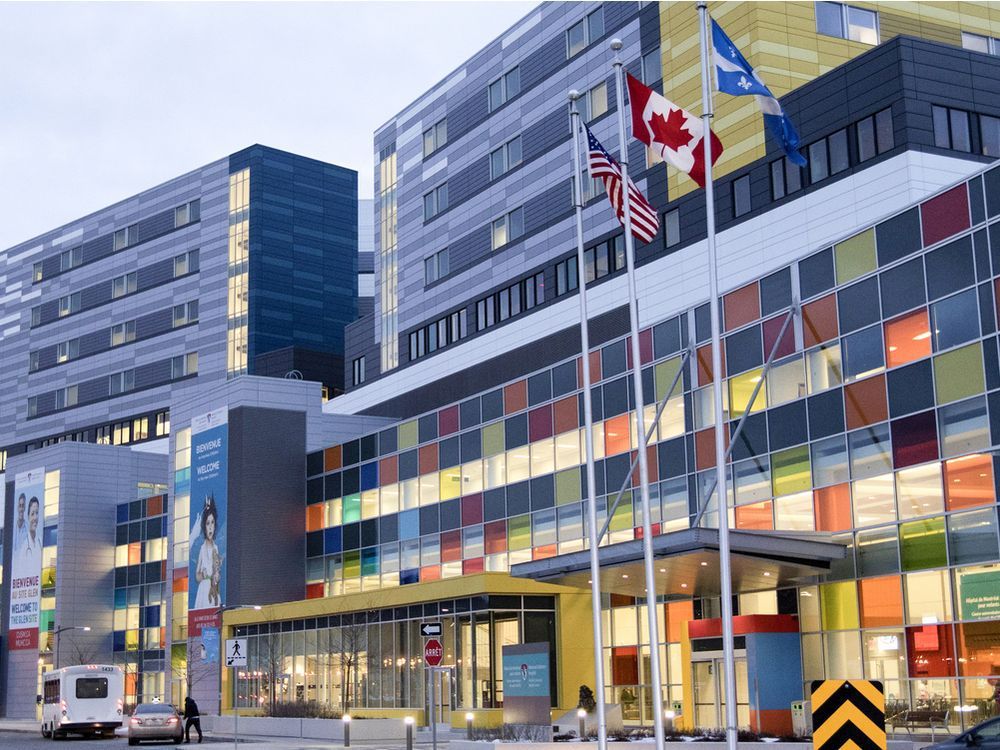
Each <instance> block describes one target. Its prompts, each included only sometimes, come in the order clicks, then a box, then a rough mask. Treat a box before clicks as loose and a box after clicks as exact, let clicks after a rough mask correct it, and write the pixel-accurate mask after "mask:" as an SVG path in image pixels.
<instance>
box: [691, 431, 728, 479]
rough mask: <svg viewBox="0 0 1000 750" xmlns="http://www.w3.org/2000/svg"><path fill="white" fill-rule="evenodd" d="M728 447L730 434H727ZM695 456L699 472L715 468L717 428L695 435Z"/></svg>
mask: <svg viewBox="0 0 1000 750" xmlns="http://www.w3.org/2000/svg"><path fill="white" fill-rule="evenodd" d="M726 447H727V448H728V447H729V433H728V431H727V433H726ZM694 455H695V461H696V463H697V468H698V471H701V470H702V469H710V468H712V467H713V466H715V428H714V427H709V428H707V429H705V430H702V431H701V432H696V433H695V434H694Z"/></svg>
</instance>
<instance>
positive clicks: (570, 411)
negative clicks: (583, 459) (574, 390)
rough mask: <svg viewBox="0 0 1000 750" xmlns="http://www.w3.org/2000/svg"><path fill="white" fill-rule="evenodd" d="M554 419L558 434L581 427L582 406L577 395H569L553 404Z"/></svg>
mask: <svg viewBox="0 0 1000 750" xmlns="http://www.w3.org/2000/svg"><path fill="white" fill-rule="evenodd" d="M552 421H553V422H554V423H555V432H556V434H557V435H561V434H562V433H564V432H569V431H570V430H575V429H576V428H577V427H579V426H580V407H579V402H578V400H577V397H576V396H567V397H566V398H563V399H559V400H558V401H556V402H555V403H554V404H552Z"/></svg>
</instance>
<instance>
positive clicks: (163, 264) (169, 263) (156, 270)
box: [136, 258, 174, 290]
mask: <svg viewBox="0 0 1000 750" xmlns="http://www.w3.org/2000/svg"><path fill="white" fill-rule="evenodd" d="M173 276H174V260H173V258H168V259H166V260H161V261H159V262H158V263H152V264H150V265H148V266H145V267H144V268H140V269H139V271H138V274H137V275H136V286H137V287H138V288H139V289H140V290H142V289H149V288H150V287H153V286H157V285H159V284H163V283H165V282H167V281H170V280H171V279H172V278H173Z"/></svg>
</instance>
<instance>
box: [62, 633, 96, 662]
mask: <svg viewBox="0 0 1000 750" xmlns="http://www.w3.org/2000/svg"><path fill="white" fill-rule="evenodd" d="M63 648H65V646H63ZM67 661H68V662H69V663H70V664H93V663H94V662H95V661H97V646H96V645H94V644H93V643H80V642H79V641H78V640H77V639H75V638H74V639H73V640H72V641H71V642H70V649H69V659H67Z"/></svg>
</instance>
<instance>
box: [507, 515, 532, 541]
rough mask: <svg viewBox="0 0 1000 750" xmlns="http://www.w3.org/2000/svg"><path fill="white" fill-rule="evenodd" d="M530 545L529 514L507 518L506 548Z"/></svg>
mask: <svg viewBox="0 0 1000 750" xmlns="http://www.w3.org/2000/svg"><path fill="white" fill-rule="evenodd" d="M529 547H531V516H529V515H527V514H525V515H523V516H514V517H513V518H508V519H507V549H509V550H517V549H528V548H529Z"/></svg>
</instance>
